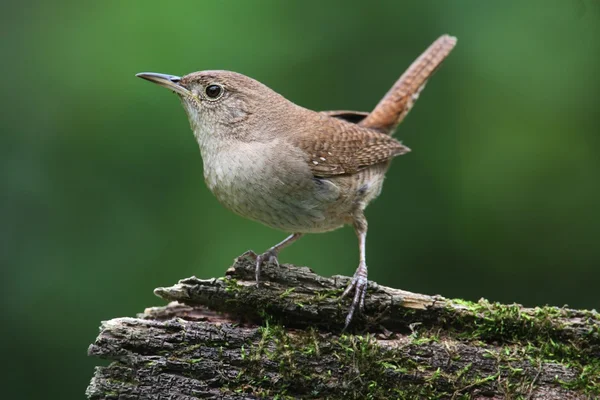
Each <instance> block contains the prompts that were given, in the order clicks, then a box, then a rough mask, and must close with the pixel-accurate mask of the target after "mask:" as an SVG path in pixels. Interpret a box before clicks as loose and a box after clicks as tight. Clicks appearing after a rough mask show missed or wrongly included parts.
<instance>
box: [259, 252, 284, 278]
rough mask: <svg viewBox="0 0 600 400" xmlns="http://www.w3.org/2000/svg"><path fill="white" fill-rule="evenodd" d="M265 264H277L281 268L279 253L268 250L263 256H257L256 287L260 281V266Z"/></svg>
mask: <svg viewBox="0 0 600 400" xmlns="http://www.w3.org/2000/svg"><path fill="white" fill-rule="evenodd" d="M263 263H267V264H268V263H275V265H276V266H278V267H279V260H278V259H277V252H276V251H275V250H267V251H265V252H264V253H262V254H259V255H257V256H256V270H255V276H256V286H258V283H259V280H260V266H261V265H262V264H263Z"/></svg>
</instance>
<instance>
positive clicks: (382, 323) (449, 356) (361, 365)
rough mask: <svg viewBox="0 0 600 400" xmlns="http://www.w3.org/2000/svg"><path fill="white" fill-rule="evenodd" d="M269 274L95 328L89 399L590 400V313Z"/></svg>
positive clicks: (189, 292) (594, 320) (597, 363)
mask: <svg viewBox="0 0 600 400" xmlns="http://www.w3.org/2000/svg"><path fill="white" fill-rule="evenodd" d="M349 279H350V278H348V277H345V276H334V277H331V278H326V277H322V276H319V275H317V274H315V273H313V272H312V271H311V270H310V269H309V268H306V267H297V266H294V265H289V264H283V265H281V266H276V265H271V264H270V265H266V266H265V267H264V268H263V270H262V275H261V284H260V286H258V287H257V286H256V283H255V281H254V254H252V253H246V254H244V255H242V256H240V257H239V258H238V259H236V261H235V263H234V265H233V266H232V267H231V268H229V270H227V272H226V275H225V277H223V278H213V279H206V280H204V279H198V278H196V277H192V278H187V279H183V280H181V281H180V282H179V283H178V284H176V285H174V286H172V287H167V288H158V289H156V290H155V291H154V293H155V294H156V295H157V296H159V297H161V298H163V299H165V300H168V301H171V302H170V303H169V304H168V305H166V306H164V307H154V308H148V309H146V310H145V312H144V313H143V314H140V315H138V316H137V318H116V319H112V320H110V321H105V322H103V323H102V326H101V331H100V334H99V336H98V338H97V339H96V341H95V342H94V344H92V345H91V346H90V348H89V355H93V356H98V357H101V358H104V359H108V360H112V363H111V364H110V365H109V366H106V367H96V370H95V374H94V376H93V378H92V381H91V383H90V385H89V387H88V389H87V392H86V394H87V396H88V398H89V399H119V400H125V399H198V398H202V399H257V398H273V399H284V398H318V399H326V398H328V399H393V398H398V399H486V400H489V399H546V400H551V399H557V400H558V399H561V400H564V399H597V398H600V317H599V315H598V313H597V312H596V311H587V310H573V309H568V308H564V307H563V308H557V307H547V306H546V307H536V308H524V307H522V306H520V305H517V304H512V305H502V304H497V303H490V302H488V301H486V300H480V301H479V302H477V303H473V302H468V301H463V300H457V299H454V300H451V299H446V298H444V297H441V296H428V295H422V294H415V293H410V292H406V291H402V290H398V289H392V288H388V287H384V286H380V285H377V284H376V283H375V282H369V292H368V295H367V298H366V312H365V314H357V315H356V316H355V319H354V321H353V322H352V325H351V328H350V331H348V332H343V331H342V329H343V326H344V319H345V316H346V312H347V309H348V306H349V302H350V300H349V299H343V300H340V299H339V296H340V294H341V293H342V291H343V289H344V288H345V287H346V284H347V283H348V281H349Z"/></svg>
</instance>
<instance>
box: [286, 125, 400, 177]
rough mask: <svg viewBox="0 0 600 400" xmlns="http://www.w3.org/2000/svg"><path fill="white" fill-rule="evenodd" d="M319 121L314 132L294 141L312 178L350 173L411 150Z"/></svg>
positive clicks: (358, 130)
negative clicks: (313, 176) (301, 151)
mask: <svg viewBox="0 0 600 400" xmlns="http://www.w3.org/2000/svg"><path fill="white" fill-rule="evenodd" d="M321 122H322V123H321V124H319V129H318V130H317V131H316V132H311V133H307V134H305V135H299V136H297V137H295V138H294V140H295V142H296V143H295V144H296V145H297V146H298V147H300V148H301V149H302V150H304V152H305V153H306V156H307V160H306V161H307V163H308V166H309V167H310V169H311V171H312V173H313V175H315V176H319V177H327V176H334V175H341V174H352V173H355V172H357V171H360V170H361V169H363V168H365V167H368V166H369V165H374V164H379V163H382V162H385V161H388V160H389V159H391V158H392V157H395V156H398V155H401V154H405V153H407V152H409V151H410V149H409V148H408V147H406V146H404V145H403V144H402V143H400V142H399V141H397V140H396V139H394V138H392V137H391V136H389V135H386V134H383V133H379V132H376V131H372V130H370V129H365V128H361V127H359V126H356V125H353V124H351V123H348V122H345V121H340V120H338V119H335V118H327V117H324V118H321Z"/></svg>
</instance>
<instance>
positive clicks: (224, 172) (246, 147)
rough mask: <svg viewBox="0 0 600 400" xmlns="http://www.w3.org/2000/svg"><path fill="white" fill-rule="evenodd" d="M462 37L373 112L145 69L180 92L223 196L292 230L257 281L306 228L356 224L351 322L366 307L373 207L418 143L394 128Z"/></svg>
mask: <svg viewBox="0 0 600 400" xmlns="http://www.w3.org/2000/svg"><path fill="white" fill-rule="evenodd" d="M455 44H456V38H454V37H451V36H448V35H444V36H441V37H440V38H439V39H438V40H436V41H435V42H434V43H433V44H432V45H431V46H430V47H429V48H428V49H427V50H426V51H425V52H424V53H423V54H422V55H421V56H420V57H419V58H418V59H417V60H416V61H415V62H414V63H413V64H412V65H411V66H410V67H409V68H408V70H407V71H406V72H405V73H404V74H403V75H402V76H401V77H400V79H399V80H398V81H397V82H396V83H395V84H394V86H393V87H392V88H391V89H390V90H389V92H388V93H387V94H386V95H385V96H384V97H383V99H382V100H381V101H380V102H379V104H378V105H377V106H376V107H375V109H374V110H373V111H372V112H371V113H363V112H355V111H324V112H316V111H311V110H308V109H306V108H303V107H300V106H298V105H296V104H294V103H292V102H290V101H289V100H287V99H285V98H284V97H283V96H281V95H279V94H278V93H276V92H274V91H273V90H271V89H269V88H268V87H267V86H265V85H263V84H262V83H260V82H258V81H256V80H254V79H251V78H249V77H247V76H244V75H242V74H238V73H235V72H230V71H201V72H194V73H191V74H189V75H186V76H184V77H181V78H180V77H178V76H173V75H164V74H156V73H140V74H137V76H138V77H140V78H144V79H147V80H149V81H151V82H154V83H157V84H159V85H161V86H164V87H166V88H168V89H170V90H172V91H173V92H175V93H177V94H178V95H179V98H180V99H181V102H182V104H183V107H184V109H185V111H186V113H187V115H188V119H189V121H190V125H191V128H192V130H193V132H194V136H195V137H196V140H197V141H198V144H199V146H200V153H201V155H202V160H203V163H204V179H205V181H206V183H207V185H208V187H209V188H210V190H211V191H212V192H213V194H214V195H215V196H216V197H217V199H218V200H219V201H220V202H221V203H222V204H223V205H224V206H225V207H227V208H229V209H230V210H232V211H234V212H235V213H237V214H239V215H241V216H243V217H246V218H249V219H252V220H255V221H258V222H261V223H263V224H265V225H267V226H270V227H272V228H275V229H279V230H281V231H284V232H289V233H291V235H290V236H288V237H287V238H286V239H285V240H283V241H282V242H280V243H278V244H276V245H275V246H273V247H271V248H270V249H269V250H267V251H266V252H264V253H263V254H261V255H258V256H257V257H256V281H257V284H258V281H259V275H260V267H261V264H262V263H263V262H270V261H272V262H275V263H278V261H277V256H278V254H279V252H280V251H281V250H282V249H283V248H284V247H287V246H288V245H290V244H291V243H293V242H294V241H296V240H298V239H299V238H300V237H301V236H302V235H303V234H305V233H319V232H327V231H331V230H334V229H337V228H340V227H342V226H344V225H347V224H348V225H352V226H353V227H354V230H355V232H356V235H357V236H358V243H359V252H360V260H359V264H358V268H357V270H356V273H355V274H354V277H353V279H352V280H351V282H350V283H349V285H348V287H347V288H346V290H345V291H344V293H343V294H342V297H344V296H346V295H347V294H348V293H350V292H351V291H352V290H354V298H353V301H352V305H351V306H350V309H349V312H348V315H347V317H346V326H348V324H349V323H350V321H351V320H352V316H353V315H354V312H355V310H356V308H357V307H358V308H359V309H360V310H361V311H363V310H364V303H365V295H366V291H367V283H368V281H367V264H366V255H365V239H366V235H367V220H366V218H365V216H364V213H363V212H364V209H365V208H366V207H367V205H368V204H369V203H370V202H371V201H372V200H373V199H375V198H376V197H377V196H378V195H379V193H380V192H381V188H382V184H383V179H384V176H385V173H386V171H387V170H388V168H389V166H390V162H391V159H392V158H394V157H396V156H399V155H401V154H405V153H407V152H408V151H410V150H409V149H408V148H407V147H406V146H404V145H403V144H402V143H400V142H399V141H397V140H396V139H394V138H392V137H391V134H392V133H393V132H394V130H395V129H396V127H397V126H398V124H399V123H400V122H401V121H402V119H403V118H404V117H405V116H406V114H408V112H409V111H410V109H411V107H412V106H413V104H414V102H415V101H416V100H417V98H418V96H419V93H420V92H421V90H422V89H423V87H424V86H425V83H426V81H427V79H428V78H429V77H430V76H431V75H432V74H433V72H434V71H435V70H436V68H437V67H438V66H439V65H440V64H441V62H442V61H443V60H444V59H445V58H446V57H447V56H448V54H449V53H450V51H451V50H452V48H453V47H454V45H455Z"/></svg>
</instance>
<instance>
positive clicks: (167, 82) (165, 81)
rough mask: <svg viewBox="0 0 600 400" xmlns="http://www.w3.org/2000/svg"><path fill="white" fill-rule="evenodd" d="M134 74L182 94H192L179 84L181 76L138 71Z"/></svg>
mask: <svg viewBox="0 0 600 400" xmlns="http://www.w3.org/2000/svg"><path fill="white" fill-rule="evenodd" d="M135 76H137V77H138V78H142V79H145V80H147V81H150V82H153V83H156V84H157V85H160V86H162V87H166V88H167V89H171V90H172V91H174V92H175V93H178V94H180V95H182V96H190V95H191V94H192V93H191V92H190V91H189V90H187V89H186V88H184V87H183V86H181V85H180V84H179V82H180V81H181V78H180V77H178V76H175V75H166V74H156V73H154V72H140V73H139V74H136V75H135Z"/></svg>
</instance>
